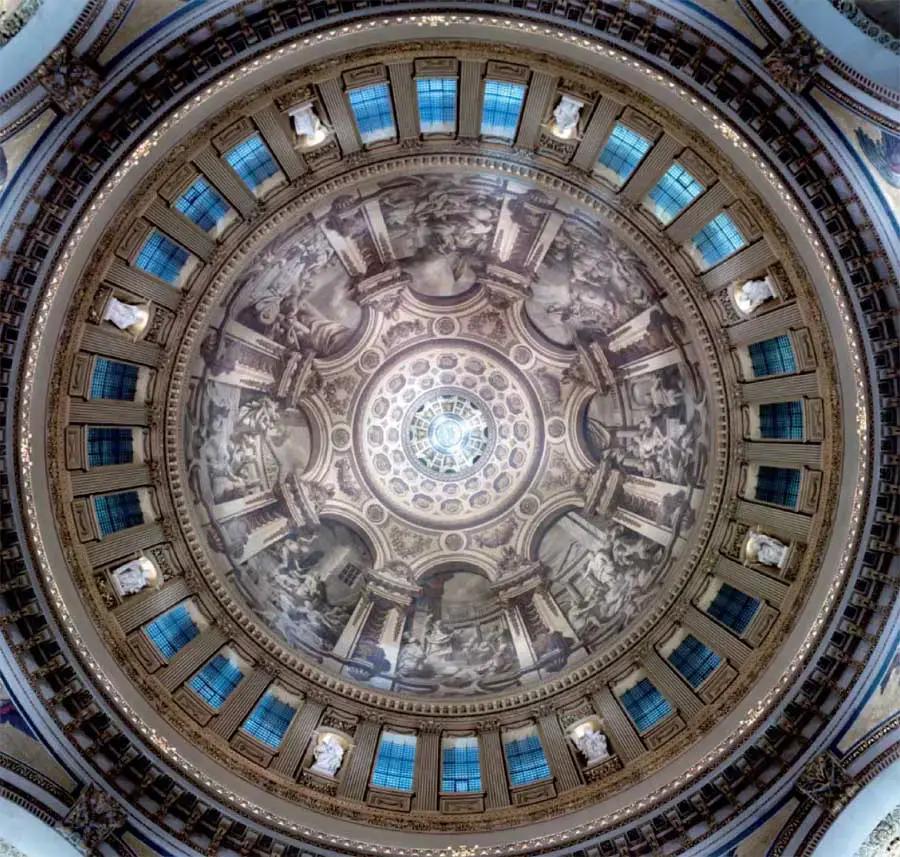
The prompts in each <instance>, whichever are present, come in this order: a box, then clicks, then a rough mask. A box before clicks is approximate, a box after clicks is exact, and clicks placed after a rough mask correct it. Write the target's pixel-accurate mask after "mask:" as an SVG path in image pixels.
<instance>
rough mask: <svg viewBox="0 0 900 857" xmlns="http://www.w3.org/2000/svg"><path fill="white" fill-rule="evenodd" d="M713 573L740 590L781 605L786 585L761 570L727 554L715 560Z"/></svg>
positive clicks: (774, 604) (773, 604) (774, 605)
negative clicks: (736, 560)
mask: <svg viewBox="0 0 900 857" xmlns="http://www.w3.org/2000/svg"><path fill="white" fill-rule="evenodd" d="M713 573H714V574H715V575H716V577H720V578H721V579H722V580H724V581H725V582H726V583H729V584H731V585H732V586H734V587H735V588H736V589H740V591H741V592H746V593H747V595H752V596H753V597H754V598H759V599H760V600H762V601H768V602H769V604H771V605H772V606H773V607H779V606H780V605H781V602H782V601H784V596H785V595H786V594H787V591H788V585H787V584H786V583H785V582H784V581H781V580H775V579H773V578H771V577H769V576H768V575H767V574H765V573H763V572H762V571H759V570H758V569H755V568H752V567H750V566H746V565H742V564H741V563H739V562H735V561H734V560H733V559H731V557H727V556H720V557H719V558H718V559H717V560H716V564H715V567H714V569H713Z"/></svg>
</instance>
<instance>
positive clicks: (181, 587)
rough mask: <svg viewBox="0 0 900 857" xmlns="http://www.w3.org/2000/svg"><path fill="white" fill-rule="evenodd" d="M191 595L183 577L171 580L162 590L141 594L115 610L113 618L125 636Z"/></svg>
mask: <svg viewBox="0 0 900 857" xmlns="http://www.w3.org/2000/svg"><path fill="white" fill-rule="evenodd" d="M190 594H191V592H190V589H189V588H188V585H187V583H186V582H185V580H184V578H183V577H177V578H175V580H170V581H169V582H168V583H167V584H166V585H165V586H163V587H162V588H161V589H156V590H152V591H150V592H141V593H138V594H137V595H134V596H132V597H131V598H129V599H128V600H127V601H125V602H124V603H122V604H120V605H119V606H118V607H116V609H115V610H113V616H115V617H116V621H117V622H118V623H119V627H120V628H121V629H122V632H123V633H124V634H130V633H131V632H132V631H134V630H136V629H137V628H140V627H141V625H144V624H146V623H147V622H150V621H151V620H152V619H155V618H156V617H157V616H159V615H160V614H161V613H165V611H166V610H168V609H169V608H170V607H174V606H175V605H176V604H178V603H179V602H180V601H184V599H185V598H187V597H188V596H189V595H190Z"/></svg>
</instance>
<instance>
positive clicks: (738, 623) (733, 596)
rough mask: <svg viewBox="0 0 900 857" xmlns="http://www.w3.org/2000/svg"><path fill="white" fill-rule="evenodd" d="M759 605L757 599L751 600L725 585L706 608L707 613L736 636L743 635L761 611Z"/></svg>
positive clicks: (737, 590)
mask: <svg viewBox="0 0 900 857" xmlns="http://www.w3.org/2000/svg"><path fill="white" fill-rule="evenodd" d="M759 604H760V602H759V601H758V600H757V599H756V598H751V597H750V596H749V595H745V594H744V593H743V592H741V591H740V590H739V589H735V588H734V587H733V586H730V585H729V584H727V583H723V584H722V586H721V587H720V588H719V591H718V592H717V593H716V597H715V598H713V600H712V602H711V603H710V605H709V607H707V608H706V612H707V613H708V614H709V615H710V616H712V618H713V619H715V620H716V621H718V622H721V623H722V624H723V625H725V626H726V627H728V628H731V630H732V631H734V632H735V633H736V634H743V633H744V631H745V630H747V626H748V625H749V624H750V620H751V619H752V618H753V617H754V616H755V615H756V611H757V610H759Z"/></svg>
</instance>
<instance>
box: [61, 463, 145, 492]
mask: <svg viewBox="0 0 900 857" xmlns="http://www.w3.org/2000/svg"><path fill="white" fill-rule="evenodd" d="M69 477H70V479H71V480H72V493H73V494H74V495H75V496H76V497H78V496H83V495H85V494H108V493H110V492H112V491H124V490H126V489H127V488H139V487H141V486H144V485H149V484H150V468H149V467H148V466H147V465H146V464H109V465H107V466H105V467H97V468H94V469H93V470H73V471H70V473H69Z"/></svg>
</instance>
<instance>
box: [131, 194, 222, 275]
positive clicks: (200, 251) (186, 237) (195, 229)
mask: <svg viewBox="0 0 900 857" xmlns="http://www.w3.org/2000/svg"><path fill="white" fill-rule="evenodd" d="M144 217H146V218H147V220H149V221H150V222H151V223H152V224H153V225H154V226H157V227H158V228H159V229H161V230H162V231H163V232H165V233H166V235H168V236H169V237H170V238H172V239H173V240H175V241H177V242H178V243H179V244H181V246H182V247H184V248H185V250H189V251H190V252H191V253H193V254H194V255H195V256H196V257H197V258H198V259H201V260H202V261H204V262H205V261H207V259H209V257H210V256H212V254H213V250H215V249H216V242H215V241H214V240H213V239H212V238H210V237H209V235H207V234H206V233H205V232H204V231H203V230H202V229H201V228H200V227H199V226H197V225H196V224H195V223H193V221H190V220H188V219H187V218H186V217H185V216H184V215H183V214H182V213H181V212H180V211H178V209H176V208H169V206H168V205H166V204H165V203H164V202H163V201H162V200H161V199H159V198H157V199H154V200H153V202H151V203H150V205H149V206H148V207H147V210H146V211H145V212H144Z"/></svg>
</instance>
